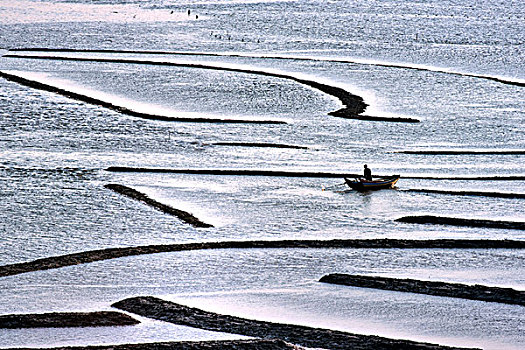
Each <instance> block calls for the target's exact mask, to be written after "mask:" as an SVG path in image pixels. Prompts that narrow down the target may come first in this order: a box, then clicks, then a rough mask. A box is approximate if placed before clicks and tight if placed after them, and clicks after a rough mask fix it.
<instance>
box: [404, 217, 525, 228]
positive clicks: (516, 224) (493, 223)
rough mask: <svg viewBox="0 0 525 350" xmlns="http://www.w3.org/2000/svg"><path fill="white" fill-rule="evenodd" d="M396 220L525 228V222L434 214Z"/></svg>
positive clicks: (411, 222) (434, 223) (416, 222)
mask: <svg viewBox="0 0 525 350" xmlns="http://www.w3.org/2000/svg"><path fill="white" fill-rule="evenodd" d="M395 221H397V222H405V223H410V224H432V225H450V226H467V227H484V228H500V229H509V230H525V222H514V221H494V220H479V219H461V218H452V217H444V216H432V215H422V216H405V217H402V218H399V219H396V220H395Z"/></svg>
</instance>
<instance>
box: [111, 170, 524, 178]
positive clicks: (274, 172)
mask: <svg viewBox="0 0 525 350" xmlns="http://www.w3.org/2000/svg"><path fill="white" fill-rule="evenodd" d="M106 171H110V172H117V173H160V174H193V175H243V176H276V177H313V178H340V179H343V178H344V177H361V176H362V174H349V173H333V172H313V171H285V170H262V169H166V168H134V167H126V166H111V167H109V168H106ZM388 176H389V175H374V177H388ZM402 178H403V179H418V180H458V181H522V180H525V176H478V177H463V176H456V177H435V176H417V175H403V176H402Z"/></svg>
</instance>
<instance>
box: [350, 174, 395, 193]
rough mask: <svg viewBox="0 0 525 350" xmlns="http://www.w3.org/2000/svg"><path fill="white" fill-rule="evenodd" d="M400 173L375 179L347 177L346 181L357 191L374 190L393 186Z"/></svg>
mask: <svg viewBox="0 0 525 350" xmlns="http://www.w3.org/2000/svg"><path fill="white" fill-rule="evenodd" d="M399 177H400V176H399V175H393V176H389V177H383V178H378V179H375V180H371V181H369V180H365V179H364V178H356V179H355V180H349V179H347V178H346V177H345V182H346V184H347V185H348V186H350V188H352V189H354V190H356V191H372V190H380V189H382V188H392V187H394V185H395V184H396V182H397V181H398V180H399Z"/></svg>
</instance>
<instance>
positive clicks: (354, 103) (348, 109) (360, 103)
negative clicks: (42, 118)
mask: <svg viewBox="0 0 525 350" xmlns="http://www.w3.org/2000/svg"><path fill="white" fill-rule="evenodd" d="M3 57H9V58H23V59H40V60H56V61H80V62H98V63H121V64H141V65H151V66H169V67H184V68H197V69H207V70H217V71H225V72H236V73H246V74H253V75H261V76H268V77H273V78H280V79H287V80H292V81H295V82H297V83H299V84H302V85H305V86H308V87H311V88H314V89H316V90H319V91H321V92H323V93H325V94H327V95H330V96H333V97H336V98H337V99H338V100H339V101H340V102H341V103H342V104H343V108H341V109H339V110H337V111H334V112H330V113H328V114H329V115H332V116H335V117H341V118H347V119H358V120H367V121H383V122H404V123H418V122H419V120H417V119H412V118H384V117H373V116H363V115H361V114H362V113H363V112H364V111H365V109H366V107H368V104H367V103H365V102H364V100H363V98H362V97H361V96H358V95H354V94H352V93H350V92H348V91H346V90H345V89H342V88H340V87H337V86H332V85H328V84H323V83H319V82H317V81H313V80H308V79H301V78H298V77H295V76H293V75H287V74H281V73H272V72H268V71H261V70H253V69H243V68H233V67H221V66H213V65H206V64H200V63H176V62H161V61H145V60H136V59H118V58H114V59H111V58H86V57H65V56H57V57H52V56H28V55H16V54H6V55H4V56H3Z"/></svg>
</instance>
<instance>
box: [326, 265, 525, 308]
mask: <svg viewBox="0 0 525 350" xmlns="http://www.w3.org/2000/svg"><path fill="white" fill-rule="evenodd" d="M319 282H324V283H332V284H340V285H345V286H353V287H361V288H375V289H383V290H392V291H397V292H409V293H418V294H427V295H435V296H443V297H452V298H462V299H469V300H481V301H489V302H495V303H503V304H514V305H523V306H525V292H522V291H518V290H515V289H512V288H500V287H487V286H482V285H479V284H476V285H467V284H460V283H448V282H436V281H420V280H414V279H400V278H388V277H377V276H360V275H347V274H341V273H334V274H330V275H326V276H323V277H322V278H321V279H320V280H319Z"/></svg>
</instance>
